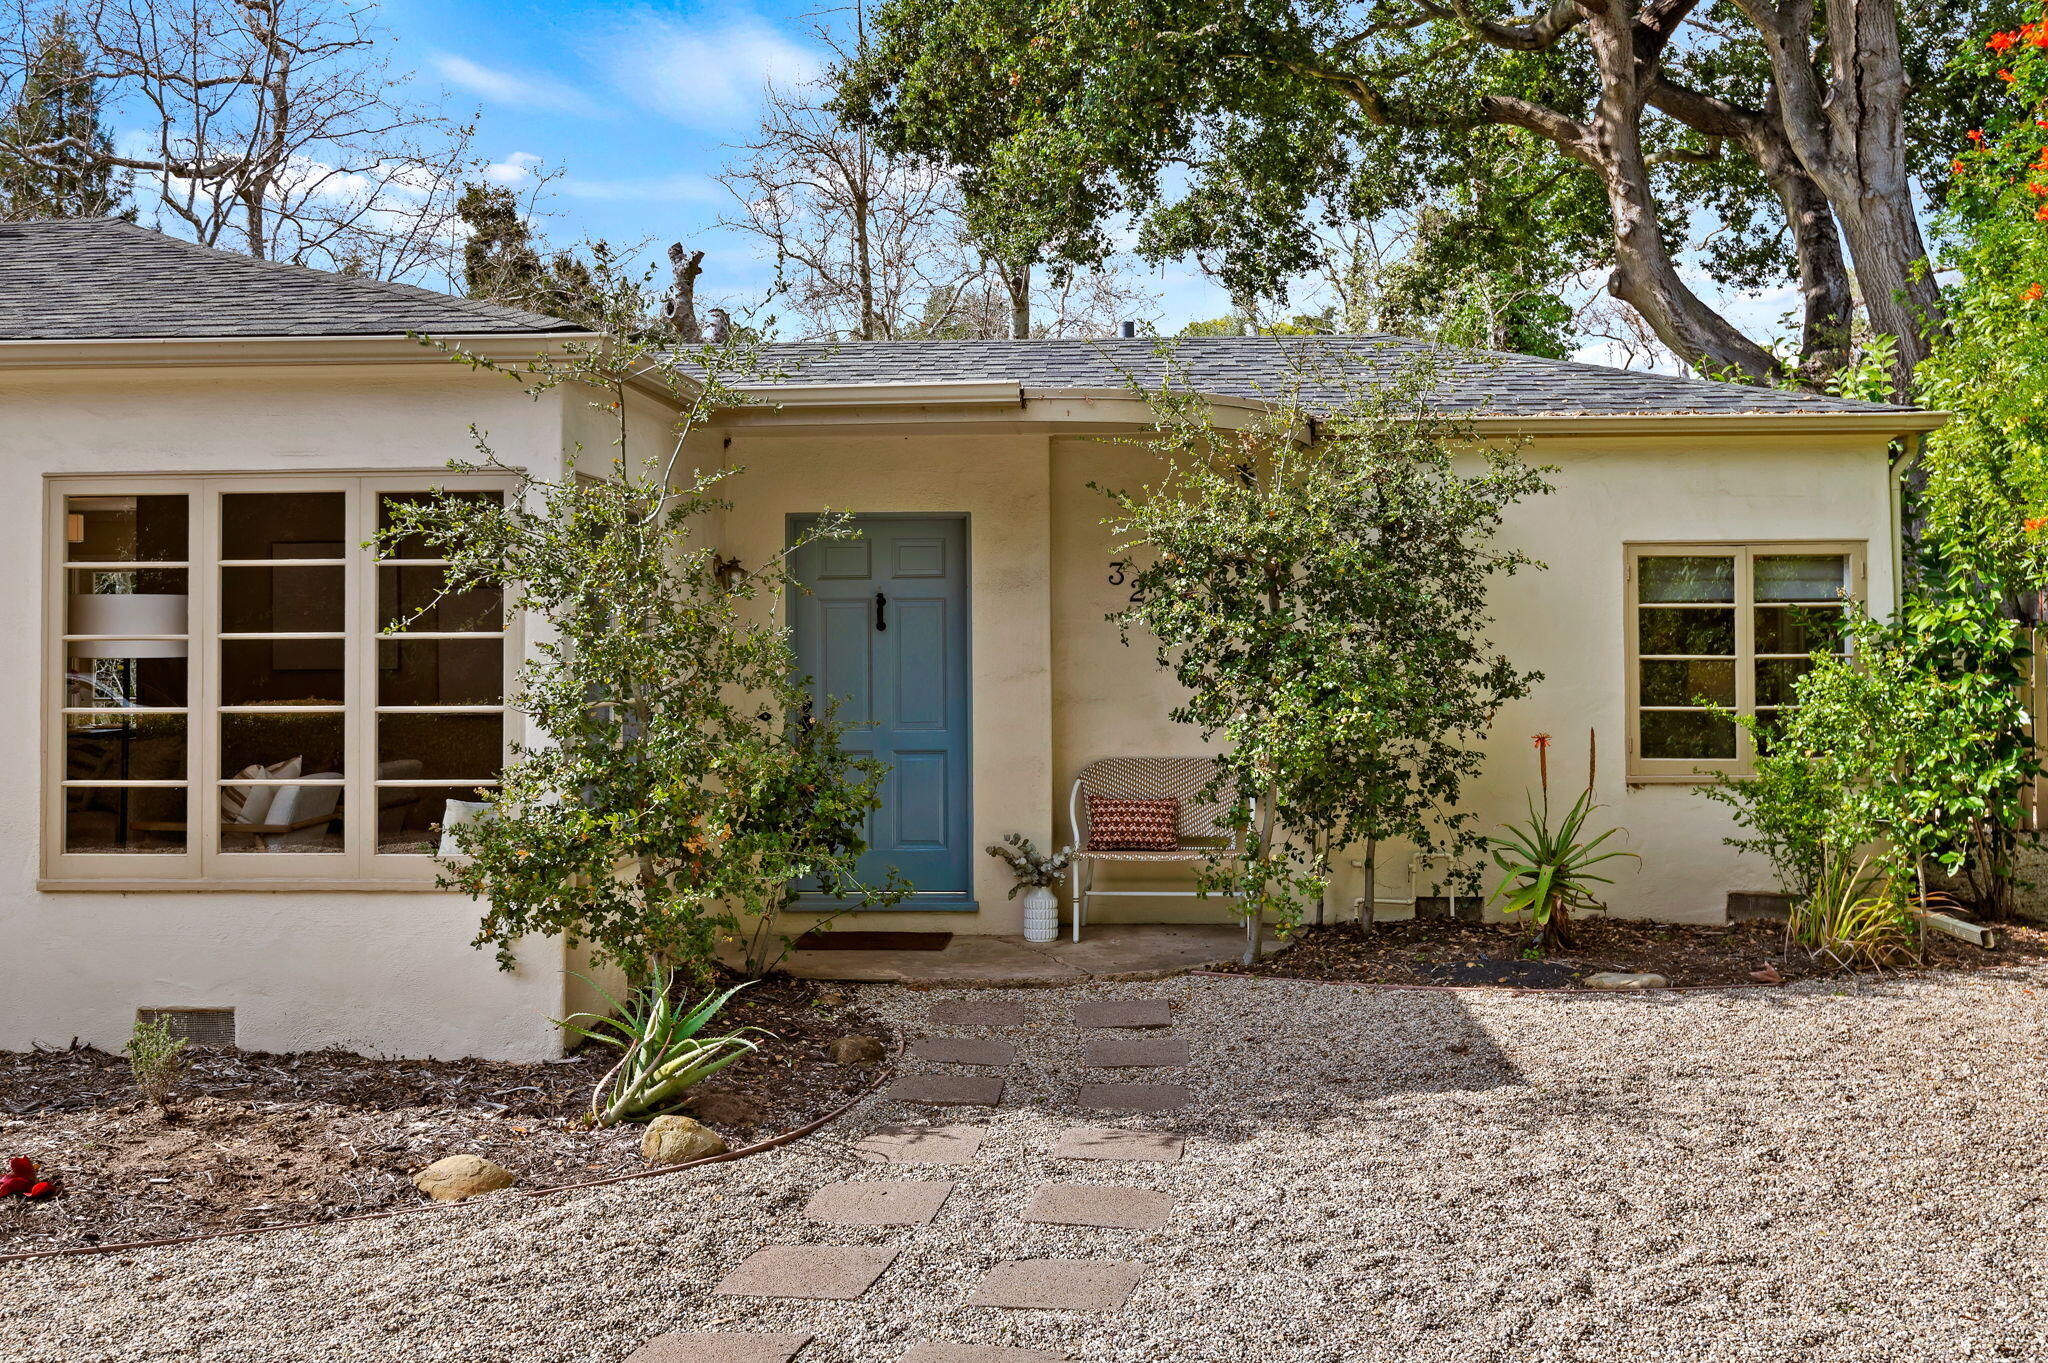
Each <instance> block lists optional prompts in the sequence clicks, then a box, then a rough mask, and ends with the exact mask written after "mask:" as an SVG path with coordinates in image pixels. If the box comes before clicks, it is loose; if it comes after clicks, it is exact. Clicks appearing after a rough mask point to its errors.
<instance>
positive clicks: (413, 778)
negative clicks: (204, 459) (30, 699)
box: [49, 477, 513, 883]
mask: <svg viewBox="0 0 2048 1363" xmlns="http://www.w3.org/2000/svg"><path fill="white" fill-rule="evenodd" d="M448 481H449V480H447V479H442V478H432V479H429V478H410V477H383V478H376V477H364V478H355V477H350V478H334V479H256V478H217V479H200V480H190V481H186V482H174V481H168V480H166V481H162V482H158V481H151V482H150V483H148V484H147V485H143V484H140V483H137V484H131V485H129V486H127V487H122V486H119V485H115V484H111V483H102V482H99V481H94V482H92V483H89V484H86V483H82V482H81V483H77V484H71V485H58V486H57V487H55V488H53V495H54V502H53V506H52V524H53V538H57V539H58V540H59V541H60V549H59V554H58V560H59V565H60V566H59V571H58V572H57V574H56V577H57V578H59V579H61V589H60V591H59V592H58V597H59V599H58V600H57V601H55V602H54V603H53V614H54V616H55V618H56V619H57V620H58V621H59V631H60V643H59V648H58V650H57V652H58V655H59V656H60V657H61V659H62V662H61V671H62V676H61V679H60V684H59V685H58V686H57V687H56V688H55V689H56V691H57V692H58V693H59V696H60V699H59V704H58V707H57V708H58V716H57V718H58V720H59V724H58V728H59V729H60V731H61V733H62V735H63V741H62V744H61V756H60V758H59V760H60V762H61V766H62V770H61V771H59V772H55V773H53V776H54V778H55V779H54V781H53V789H54V791H55V795H54V796H53V799H52V801H51V823H52V825H53V833H52V839H51V842H52V852H53V855H52V856H51V858H50V864H49V873H50V875H51V877H52V878H53V879H58V880H63V879H105V878H112V879H161V878H182V879H200V880H207V881H211V880H213V879H216V878H219V879H221V880H227V881H239V880H259V881H277V880H289V879H309V880H315V881H319V882H322V883H330V882H335V881H369V882H385V881H406V880H413V881H425V880H431V878H432V866H431V863H430V861H429V860H428V856H427V854H429V853H432V852H433V851H434V850H435V848H436V846H437V844H438V839H439V832H438V830H439V828H440V827H441V826H442V825H443V824H444V823H445V822H446V821H447V820H448V818H449V816H450V814H451V812H452V805H451V802H470V801H476V800H480V799H487V798H488V795H489V792H490V790H491V788H492V787H493V786H494V785H495V784H496V780H497V776H498V773H499V771H500V769H501V767H502V765H503V762H504V755H505V751H506V742H507V735H506V719H505V707H504V698H505V693H506V684H507V677H508V673H507V669H508V668H509V667H511V666H512V665H513V659H512V656H511V649H510V641H509V639H508V627H509V625H510V623H511V622H509V621H508V620H507V619H506V615H505V609H504V600H503V593H502V591H501V590H499V589H497V588H495V587H493V588H488V589H471V590H467V591H464V592H462V593H458V594H452V595H451V594H447V593H444V592H443V591H442V587H443V585H444V583H445V581H446V573H447V566H446V564H445V562H444V561H443V560H442V559H441V558H439V557H438V555H437V554H436V552H435V548H434V546H432V545H430V544H425V543H420V542H418V541H417V540H416V539H415V540H410V541H408V542H406V543H403V544H400V545H397V546H395V548H394V549H393V550H391V551H389V552H387V554H386V555H385V556H384V557H382V558H379V557H377V556H376V555H375V554H374V553H373V552H372V551H371V550H370V549H368V548H366V547H365V545H366V542H367V541H369V540H370V539H371V538H372V536H373V534H374V532H375V531H377V530H378V529H381V528H383V527H384V526H385V525H386V524H388V517H389V513H390V507H391V505H392V504H393V503H394V502H396V501H398V500H401V499H406V498H414V497H420V496H424V495H427V493H428V490H429V489H430V488H432V487H438V486H440V485H442V484H444V483H446V482H448ZM457 490H458V492H459V494H460V495H463V496H472V497H485V498H494V499H495V498H499V497H502V496H503V495H504V491H503V489H502V488H501V487H495V486H487V485H478V486H474V487H469V486H462V487H459V488H458V489H457Z"/></svg>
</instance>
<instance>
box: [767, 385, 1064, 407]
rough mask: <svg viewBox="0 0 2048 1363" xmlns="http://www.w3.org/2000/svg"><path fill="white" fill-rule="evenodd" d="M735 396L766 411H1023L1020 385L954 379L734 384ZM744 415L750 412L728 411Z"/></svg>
mask: <svg viewBox="0 0 2048 1363" xmlns="http://www.w3.org/2000/svg"><path fill="white" fill-rule="evenodd" d="M727 387H729V388H731V389H732V390H733V391H734V392H736V393H739V394H741V395H742V396H744V397H748V398H752V399H756V400H757V402H756V403H751V404H749V405H759V406H764V407H776V408H780V407H992V406H994V407H1021V406H1023V405H1024V396H1023V392H1024V390H1023V389H1022V388H1021V387H1019V386H1018V384H1017V383H1016V382H1015V381H1014V380H1002V379H996V380H986V379H958V380H954V379H948V380H940V381H937V382H931V383H734V384H728V385H727ZM727 410H728V411H743V410H745V409H744V408H728V409H727Z"/></svg>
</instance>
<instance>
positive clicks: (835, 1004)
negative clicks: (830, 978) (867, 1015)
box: [818, 989, 852, 1008]
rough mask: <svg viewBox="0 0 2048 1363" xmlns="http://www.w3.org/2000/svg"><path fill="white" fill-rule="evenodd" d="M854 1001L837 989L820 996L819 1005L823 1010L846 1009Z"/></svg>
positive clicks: (828, 990) (826, 991)
mask: <svg viewBox="0 0 2048 1363" xmlns="http://www.w3.org/2000/svg"><path fill="white" fill-rule="evenodd" d="M850 1002H852V1000H850V999H848V998H847V997H846V995H844V994H842V993H840V992H839V991H838V990H836V989H827V990H825V991H824V992H823V993H821V994H819V995H818V1005H819V1006H820V1007H823V1008H844V1007H845V1006H846V1005H847V1004H848V1003H850Z"/></svg>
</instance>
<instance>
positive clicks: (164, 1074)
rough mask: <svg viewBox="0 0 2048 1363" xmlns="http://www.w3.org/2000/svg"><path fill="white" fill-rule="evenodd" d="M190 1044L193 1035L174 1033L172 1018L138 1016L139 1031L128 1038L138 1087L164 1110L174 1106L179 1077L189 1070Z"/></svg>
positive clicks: (157, 1106) (136, 1029) (153, 1103)
mask: <svg viewBox="0 0 2048 1363" xmlns="http://www.w3.org/2000/svg"><path fill="white" fill-rule="evenodd" d="M189 1045H191V1041H190V1039H189V1038H186V1037H182V1036H172V1035H171V1022H170V1019H169V1018H156V1019H154V1020H145V1019H137V1021H136V1023H135V1032H134V1034H133V1035H131V1036H130V1037H129V1038H128V1045H127V1046H126V1047H125V1048H124V1050H125V1051H126V1054H127V1056H128V1068H129V1070H130V1071H132V1072H133V1073H134V1075H135V1087H136V1088H138V1089H140V1090H141V1091H142V1096H143V1098H144V1099H145V1100H147V1101H148V1102H149V1103H150V1104H151V1105H152V1106H153V1107H155V1108H156V1109H157V1110H158V1111H160V1112H169V1111H170V1110H171V1099H172V1097H173V1094H174V1091H175V1090H176V1088H177V1086H178V1080H179V1079H181V1078H183V1077H184V1074H185V1065H186V1056H185V1048H186V1047H187V1046H189Z"/></svg>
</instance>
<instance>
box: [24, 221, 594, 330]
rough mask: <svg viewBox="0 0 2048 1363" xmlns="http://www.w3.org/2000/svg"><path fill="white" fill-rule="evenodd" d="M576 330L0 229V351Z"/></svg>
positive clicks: (183, 251)
mask: <svg viewBox="0 0 2048 1363" xmlns="http://www.w3.org/2000/svg"><path fill="white" fill-rule="evenodd" d="M580 330H582V328H580V327H578V326H576V325H575V324H573V323H570V322H565V321H563V320H561V319H560V318H558V317H544V316H542V315H541V314H539V313H534V312H524V311H522V310H520V309H518V308H507V307H500V306H499V305H497V304H495V303H483V302H478V301H475V300H473V299H468V298H456V297H453V296H451V295H448V294H444V293H436V292H434V291H433V290H431V289H420V288H414V287H413V286H411V285H409V284H385V283H380V282H379V281H377V280H374V279H359V278H357V277H355V276H353V275H340V274H330V273H328V272H327V271H325V270H313V269H308V268H306V267H304V266H300V265H279V264H275V263H272V262H269V261H262V260H253V259H251V258H250V257H248V256H244V255H237V254H234V253H232V252H228V251H216V250H212V249H210V248H208V247H205V246H195V245H193V244H192V243H191V242H188V241H179V240H178V239H177V238H175V237H168V236H165V235H164V234H163V233H161V232H156V231H152V230H151V229H149V228H147V227H137V226H135V225H134V224H133V223H126V222H121V221H119V220H117V219H112V218H73V219H63V220H57V219H41V220H36V221H31V222H10V223H0V340H8V341H83V340H115V339H123V338H135V339H147V338H160V337H189V338H193V339H199V338H205V337H223V338H228V337H236V336H307V337H312V336H397V335H403V334H404V333H406V332H408V331H420V332H429V333H433V332H440V333H443V334H457V333H469V334H474V333H481V332H506V333H520V332H528V333H545V332H567V331H580Z"/></svg>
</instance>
